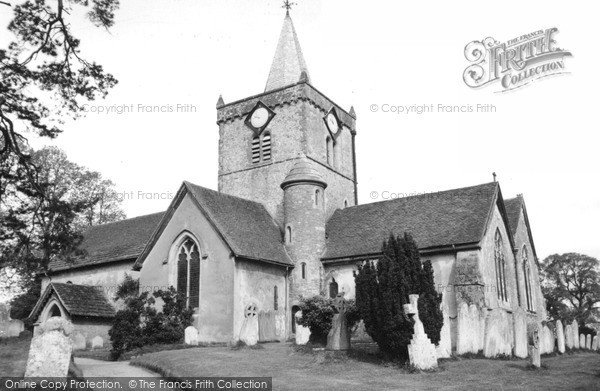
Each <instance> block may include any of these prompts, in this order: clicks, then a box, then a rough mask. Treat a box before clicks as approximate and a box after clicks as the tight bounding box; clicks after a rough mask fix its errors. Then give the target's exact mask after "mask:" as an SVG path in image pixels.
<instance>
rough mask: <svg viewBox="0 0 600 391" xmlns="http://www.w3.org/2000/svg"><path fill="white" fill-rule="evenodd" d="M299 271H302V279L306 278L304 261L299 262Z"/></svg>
mask: <svg viewBox="0 0 600 391" xmlns="http://www.w3.org/2000/svg"><path fill="white" fill-rule="evenodd" d="M300 273H302V279H303V280H306V263H304V262H302V263H301V264H300Z"/></svg>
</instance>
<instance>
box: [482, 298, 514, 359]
mask: <svg viewBox="0 0 600 391" xmlns="http://www.w3.org/2000/svg"><path fill="white" fill-rule="evenodd" d="M510 327H511V325H510V323H509V321H508V314H507V313H506V311H504V310H502V309H499V308H495V309H493V310H492V311H489V312H488V315H487V318H486V321H485V344H484V346H483V354H484V355H485V357H488V358H492V357H497V356H498V355H507V356H510V355H511V354H512V344H511V342H512V338H511V335H510Z"/></svg>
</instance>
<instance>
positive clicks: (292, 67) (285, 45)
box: [265, 7, 310, 92]
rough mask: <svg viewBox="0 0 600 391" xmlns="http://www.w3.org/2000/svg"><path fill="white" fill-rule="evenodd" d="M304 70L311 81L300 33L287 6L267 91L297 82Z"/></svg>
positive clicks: (307, 79) (307, 78)
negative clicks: (295, 27) (299, 37)
mask: <svg viewBox="0 0 600 391" xmlns="http://www.w3.org/2000/svg"><path fill="white" fill-rule="evenodd" d="M302 72H304V73H305V74H306V78H305V80H306V81H310V77H309V76H308V68H307V67H306V62H305V61H304V56H303V55H302V49H301V48H300V42H299V41H298V35H296V30H295V29H294V24H293V23H292V18H291V17H290V13H289V8H287V7H286V14H285V18H284V19H283V26H282V27H281V34H280V35H279V42H278V43H277V49H276V50H275V57H273V63H272V64H271V70H270V72H269V78H268V79H267V85H266V87H265V92H267V91H271V90H275V89H277V88H281V87H285V86H288V85H291V84H295V83H297V82H298V81H300V79H301V76H303V75H302Z"/></svg>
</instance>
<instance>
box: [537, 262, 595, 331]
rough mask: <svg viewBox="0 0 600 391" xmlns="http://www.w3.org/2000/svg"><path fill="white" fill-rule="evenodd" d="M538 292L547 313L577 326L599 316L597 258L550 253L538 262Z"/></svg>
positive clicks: (590, 321) (592, 320)
mask: <svg viewBox="0 0 600 391" xmlns="http://www.w3.org/2000/svg"><path fill="white" fill-rule="evenodd" d="M540 266H541V273H540V274H541V280H542V292H543V294H544V297H545V299H546V309H547V311H548V315H549V316H550V317H552V318H553V319H562V320H566V321H567V322H570V321H572V320H573V319H577V322H578V323H579V324H580V325H582V326H583V325H585V324H589V323H592V322H597V321H598V318H599V317H600V308H599V307H598V303H600V261H598V259H596V258H593V257H590V256H587V255H583V254H578V253H566V254H561V255H559V254H554V255H550V256H549V257H547V258H546V259H544V260H543V261H542V262H541V265H540Z"/></svg>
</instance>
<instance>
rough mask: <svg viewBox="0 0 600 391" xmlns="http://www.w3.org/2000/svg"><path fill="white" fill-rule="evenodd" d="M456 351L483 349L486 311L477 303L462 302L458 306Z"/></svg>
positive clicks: (469, 351) (464, 351) (458, 352)
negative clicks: (481, 309)
mask: <svg viewBox="0 0 600 391" xmlns="http://www.w3.org/2000/svg"><path fill="white" fill-rule="evenodd" d="M457 319H458V324H457V329H456V333H457V337H456V340H457V342H456V353H457V354H466V353H475V354H477V352H479V351H480V350H482V349H483V344H484V339H485V313H482V311H479V308H478V307H477V306H476V305H475V304H471V305H470V306H469V305H468V304H467V303H465V302H462V303H461V304H460V306H459V307H458V317H457Z"/></svg>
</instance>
